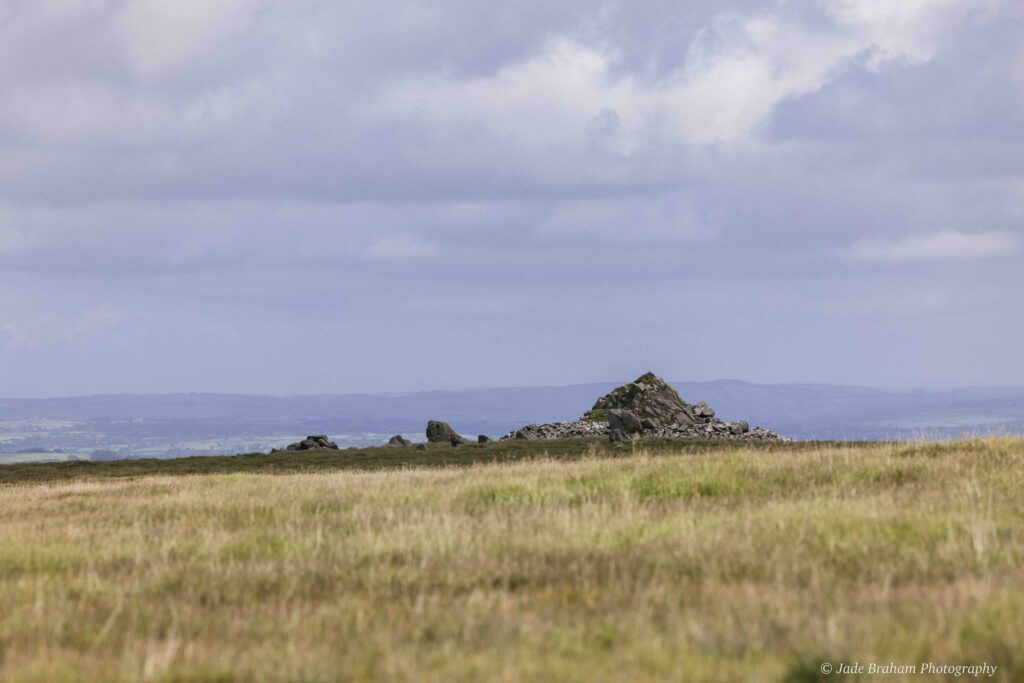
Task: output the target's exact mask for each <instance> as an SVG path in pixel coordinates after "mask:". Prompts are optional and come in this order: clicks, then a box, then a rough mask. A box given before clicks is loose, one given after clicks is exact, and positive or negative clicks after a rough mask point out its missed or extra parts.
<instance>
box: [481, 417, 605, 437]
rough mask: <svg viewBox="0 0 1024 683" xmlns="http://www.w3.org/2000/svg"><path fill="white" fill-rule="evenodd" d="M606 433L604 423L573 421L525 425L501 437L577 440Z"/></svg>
mask: <svg viewBox="0 0 1024 683" xmlns="http://www.w3.org/2000/svg"><path fill="white" fill-rule="evenodd" d="M607 433H608V425H607V424H606V423H604V422H586V421H584V420H573V421H570V422H553V423H551V424H543V425H526V426H525V427H523V428H522V429H517V430H516V431H514V432H509V433H508V434H506V435H505V436H503V437H501V439H502V440H505V439H523V440H526V441H534V440H536V439H577V438H580V437H586V436H604V435H605V434H607Z"/></svg>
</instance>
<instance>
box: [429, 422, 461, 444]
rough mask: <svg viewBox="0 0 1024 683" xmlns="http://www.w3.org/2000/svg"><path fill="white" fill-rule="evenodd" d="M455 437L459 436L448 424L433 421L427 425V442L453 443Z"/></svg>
mask: <svg viewBox="0 0 1024 683" xmlns="http://www.w3.org/2000/svg"><path fill="white" fill-rule="evenodd" d="M453 436H459V435H458V433H457V432H456V431H455V430H454V429H452V427H451V425H449V424H448V423H447V422H441V421H440V420H431V421H430V422H428V423H427V441H429V442H430V443H451V440H452V437H453Z"/></svg>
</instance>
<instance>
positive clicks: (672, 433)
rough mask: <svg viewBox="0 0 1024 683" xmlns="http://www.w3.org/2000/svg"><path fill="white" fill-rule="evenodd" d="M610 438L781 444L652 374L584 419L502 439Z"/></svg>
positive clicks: (766, 432)
mask: <svg viewBox="0 0 1024 683" xmlns="http://www.w3.org/2000/svg"><path fill="white" fill-rule="evenodd" d="M591 436H607V437H608V438H609V440H610V441H611V442H612V443H616V444H622V443H630V442H632V441H633V440H635V439H637V438H640V437H654V438H667V439H684V438H691V439H692V438H700V439H743V440H760V441H767V440H781V439H782V437H780V436H779V435H778V434H776V433H775V432H773V431H771V430H769V429H763V428H761V427H753V428H751V426H750V425H749V424H748V423H747V422H745V421H743V420H739V421H737V422H731V423H729V422H723V421H722V420H720V419H718V418H716V417H715V410H714V408H712V407H711V406H710V405H708V404H707V403H705V402H704V401H701V402H700V403H697V404H694V405H691V404H689V403H687V402H686V401H684V400H683V399H682V397H680V396H679V394H678V393H677V392H676V390H675V389H673V388H672V387H671V386H669V384H668V383H667V382H665V380H663V379H661V378H660V377H657V376H656V375H654V374H653V373H650V372H648V373H647V374H645V375H641V376H640V377H638V378H637V379H636V380H635V381H633V382H630V383H628V384H624V385H622V386H621V387H619V388H617V389H615V390H613V391H611V392H609V393H608V394H605V395H604V396H602V397H601V398H599V399H597V402H596V403H594V407H593V408H591V409H590V410H588V411H587V412H586V413H584V414H583V417H582V418H581V419H580V420H575V421H570V422H557V423H552V424H544V425H527V426H525V427H523V428H522V429H518V430H516V431H514V432H510V433H509V434H506V435H505V436H503V437H502V439H527V440H533V439H572V438H580V437H591Z"/></svg>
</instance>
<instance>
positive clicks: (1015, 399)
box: [0, 380, 1024, 462]
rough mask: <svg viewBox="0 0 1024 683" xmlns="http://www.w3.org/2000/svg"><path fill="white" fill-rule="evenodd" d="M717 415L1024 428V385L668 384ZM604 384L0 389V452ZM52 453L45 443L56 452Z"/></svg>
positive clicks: (344, 421) (16, 455) (475, 410)
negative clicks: (282, 390) (46, 393)
mask: <svg viewBox="0 0 1024 683" xmlns="http://www.w3.org/2000/svg"><path fill="white" fill-rule="evenodd" d="M672 384H673V385H674V386H676V387H678V388H680V390H681V393H682V395H683V396H684V398H688V399H689V400H692V401H698V400H704V401H707V402H708V403H710V404H711V405H713V406H714V407H715V409H716V410H717V411H718V412H719V414H720V415H723V416H725V417H726V418H739V417H745V418H746V419H749V420H750V421H751V422H754V423H758V424H763V425H771V426H772V427H773V428H774V429H775V430H776V431H778V432H780V433H782V434H783V435H785V436H788V437H790V438H796V439H826V440H887V439H911V440H923V439H948V438H957V437H960V436H961V435H964V434H966V435H972V436H976V435H984V434H1021V433H1024V389H1018V388H1012V387H1003V388H998V387H979V388H974V389H878V388H867V387H844V386H832V385H824V384H820V385H808V384H776V385H764V384H752V383H748V382H740V381H736V380H722V381H717V382H685V381H683V382H673V383H672ZM614 385H615V383H614V382H607V383H594V384H581V385H573V386H565V387H533V388H510V389H479V390H464V391H436V392H420V393H406V394H394V393H393V394H336V395H317V396H295V397H272V396H239V395H218V394H178V395H124V396H116V395H113V396H85V397H77V398H55V399H21V400H17V399H0V462H28V461H35V460H63V459H66V458H69V457H75V458H83V459H92V458H97V459H110V458H122V457H157V458H165V457H176V456H183V455H217V454H224V453H249V452H254V451H269V450H270V449H271V448H279V447H282V446H284V445H286V444H288V443H291V442H293V441H295V440H296V439H297V438H301V437H302V436H304V435H306V434H320V433H323V434H331V435H332V436H333V438H334V439H335V440H336V441H337V442H338V443H339V444H340V445H343V446H346V447H348V446H372V445H379V444H382V443H384V442H385V441H387V439H388V437H389V436H391V435H392V434H396V433H397V434H404V435H406V436H407V437H408V438H410V439H414V440H422V438H423V426H424V425H425V424H426V422H427V420H429V419H433V418H435V417H442V418H444V419H445V420H447V421H448V422H451V423H452V424H453V425H454V426H455V427H456V428H458V429H459V430H461V431H463V432H465V433H469V434H488V435H491V436H499V435H501V434H505V433H507V432H509V431H510V430H512V429H516V428H518V427H519V426H521V425H524V424H529V423H539V422H548V421H553V420H565V419H570V418H572V417H576V416H578V415H579V414H580V413H582V412H583V411H584V410H585V409H587V408H589V407H590V405H591V404H592V403H593V400H594V397H595V396H598V395H600V394H602V393H604V392H606V391H608V390H609V389H611V388H612V387H613V386H614ZM55 450H56V451H60V453H55V452H54V451H55Z"/></svg>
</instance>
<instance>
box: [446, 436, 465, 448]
mask: <svg viewBox="0 0 1024 683" xmlns="http://www.w3.org/2000/svg"><path fill="white" fill-rule="evenodd" d="M448 443H450V444H451V445H452V446H465V445H466V444H467V443H469V442H468V441H466V440H465V439H464V438H462V437H461V436H459V435H458V434H452V435H451V436H450V437H448Z"/></svg>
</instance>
